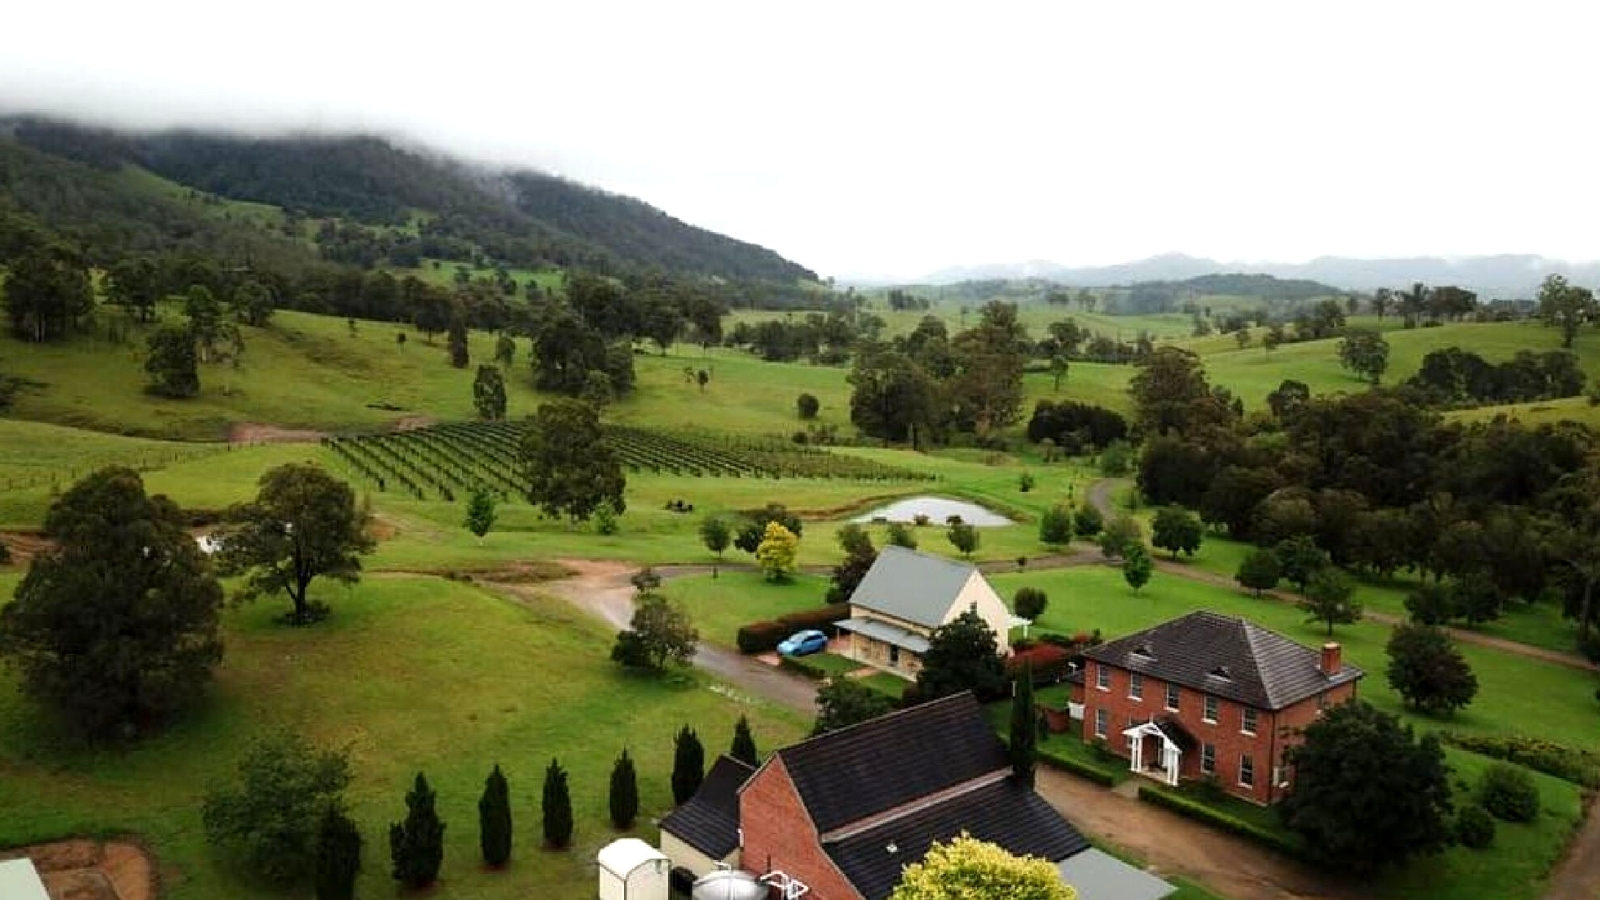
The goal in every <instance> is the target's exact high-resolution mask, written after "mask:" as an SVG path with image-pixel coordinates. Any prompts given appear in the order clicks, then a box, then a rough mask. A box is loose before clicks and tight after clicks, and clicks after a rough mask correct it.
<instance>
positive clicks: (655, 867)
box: [595, 838, 672, 900]
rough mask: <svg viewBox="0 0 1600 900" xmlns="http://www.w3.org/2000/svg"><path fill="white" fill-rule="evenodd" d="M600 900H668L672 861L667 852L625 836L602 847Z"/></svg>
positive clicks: (598, 856) (597, 860)
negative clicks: (669, 871)
mask: <svg viewBox="0 0 1600 900" xmlns="http://www.w3.org/2000/svg"><path fill="white" fill-rule="evenodd" d="M595 862H597V863H599V864H600V900H667V877H668V870H669V869H670V868H671V867H672V864H671V863H670V862H669V861H668V860H667V856H666V854H665V853H662V852H661V851H660V850H657V849H656V848H654V847H652V846H650V845H649V844H646V843H645V842H644V841H641V840H639V839H638V838H622V839H620V840H615V841H612V842H611V843H609V844H607V845H605V846H604V847H601V848H600V852H599V854H597V855H596V856H595Z"/></svg>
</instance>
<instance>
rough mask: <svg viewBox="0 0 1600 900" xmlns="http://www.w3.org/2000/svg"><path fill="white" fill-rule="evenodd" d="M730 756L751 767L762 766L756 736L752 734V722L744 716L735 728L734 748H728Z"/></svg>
mask: <svg viewBox="0 0 1600 900" xmlns="http://www.w3.org/2000/svg"><path fill="white" fill-rule="evenodd" d="M728 755H729V756H731V757H733V758H734V759H737V760H739V761H740V762H742V763H747V764H749V765H751V766H758V765H760V764H761V757H760V755H759V754H757V753H756V739H755V736H754V735H752V734H751V733H750V720H749V719H747V718H745V717H744V716H740V717H739V722H738V724H736V725H734V726H733V746H732V747H729V748H728Z"/></svg>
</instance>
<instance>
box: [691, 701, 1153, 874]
mask: <svg viewBox="0 0 1600 900" xmlns="http://www.w3.org/2000/svg"><path fill="white" fill-rule="evenodd" d="M718 767H719V768H720V769H721V770H722V771H723V772H724V773H726V774H729V775H731V774H732V773H733V771H734V770H733V769H732V768H731V767H724V766H723V763H722V762H721V761H719V763H718ZM714 771H715V770H714ZM1010 774H1011V768H1010V761H1009V759H1008V758H1007V756H1006V751H1005V746H1004V745H1003V744H1002V743H1001V742H1000V740H999V738H998V737H997V736H996V735H995V733H994V729H993V728H991V727H990V726H989V724H988V722H987V721H986V720H985V719H984V717H983V714H982V711H981V709H980V708H979V707H978V704H977V702H976V701H975V700H973V699H972V695H970V694H959V695H956V696H954V697H947V698H944V699H942V700H936V701H933V702H931V703H925V704H922V705H920V706H916V707H912V708H911V709H907V710H901V711H899V712H894V713H890V714H889V715H886V716H881V717H879V718H877V719H873V720H871V721H869V722H864V723H862V724H860V725H855V726H852V727H850V728H844V729H840V730H839V731H834V732H830V733H828V734H824V735H821V736H818V737H814V738H811V739H810V740H807V741H803V742H801V743H799V744H795V745H793V746H790V747H785V748H783V749H781V750H778V751H776V752H775V753H773V754H772V756H771V757H769V758H768V759H767V760H766V762H765V763H763V764H762V766H761V767H760V768H758V769H757V770H756V771H755V773H754V774H753V775H751V776H750V777H749V778H748V779H747V780H746V781H744V783H743V784H742V785H741V786H739V787H738V789H737V790H736V791H735V792H732V793H731V794H730V792H729V790H728V787H727V781H728V778H720V779H717V783H716V784H713V779H709V778H708V779H707V782H706V784H705V785H703V786H702V788H701V791H700V793H698V794H696V796H695V798H694V799H693V800H691V801H690V802H689V803H687V804H685V805H684V807H680V810H682V809H685V808H688V807H690V806H691V805H695V804H699V803H700V801H702V799H704V800H705V803H704V804H703V806H702V811H703V810H704V809H713V808H714V809H724V810H725V809H727V808H728V804H729V802H730V801H732V802H733V803H734V804H736V807H737V810H738V815H737V819H735V818H733V817H730V816H727V815H717V816H714V817H710V818H706V817H703V816H701V815H700V813H699V812H696V813H694V814H692V815H690V816H687V817H684V816H680V815H679V813H678V812H674V813H673V814H672V815H669V816H668V817H667V818H666V819H664V820H663V821H662V823H661V831H662V849H663V852H666V854H667V855H668V856H669V857H672V860H673V865H674V866H681V865H683V863H681V862H680V861H679V859H678V858H677V857H673V855H672V852H671V851H669V850H667V848H668V846H669V845H675V844H676V843H679V842H685V841H686V842H688V843H691V844H698V845H700V846H702V848H703V851H704V856H705V857H711V858H713V859H715V858H717V857H716V854H718V853H720V852H722V851H724V850H729V853H728V856H727V857H724V859H726V861H727V862H728V864H730V865H736V866H738V867H739V868H742V869H744V870H746V871H748V872H751V873H754V874H756V875H758V876H761V877H762V878H763V880H765V881H767V882H768V883H770V884H773V885H776V886H779V887H781V886H783V885H790V886H791V889H798V886H802V885H803V886H804V888H805V892H804V894H803V896H804V897H805V900H884V898H886V897H888V896H889V894H890V893H891V892H892V891H893V890H894V887H895V884H896V883H897V882H898V881H899V880H900V873H901V870H902V869H903V868H904V867H905V866H907V865H910V864H911V863H915V862H917V861H919V860H921V859H922V857H923V856H924V855H925V854H926V853H927V852H928V849H929V847H931V846H932V845H933V844H934V843H936V842H942V841H948V840H950V839H951V838H954V837H957V836H959V835H960V834H961V833H963V832H965V833H967V834H970V835H971V836H972V837H974V838H977V839H979V840H982V841H988V842H991V843H994V844H998V845H999V846H1001V847H1004V848H1005V849H1006V850H1008V851H1010V852H1011V853H1015V854H1019V855H1029V856H1035V857H1041V858H1043V859H1047V860H1049V861H1051V862H1053V863H1055V864H1056V867H1057V870H1058V871H1059V872H1060V874H1061V878H1062V879H1063V880H1064V881H1066V882H1067V883H1068V884H1071V885H1073V886H1074V887H1075V888H1077V890H1078V896H1079V897H1080V898H1081V900H1158V898H1161V897H1165V896H1166V895H1167V894H1169V893H1171V892H1172V890H1173V888H1172V887H1171V886H1170V885H1168V884H1167V883H1166V882H1164V881H1162V880H1161V879H1159V878H1156V877H1155V876H1153V875H1150V874H1148V873H1146V872H1144V871H1142V870H1140V869H1137V868H1134V867H1132V866H1129V865H1127V864H1125V863H1123V862H1121V861H1119V860H1117V859H1116V858H1114V857H1111V856H1108V855H1106V854H1104V853H1102V852H1100V851H1099V850H1096V849H1094V848H1092V847H1090V846H1089V843H1088V841H1086V840H1085V839H1084V837H1083V836H1082V835H1081V834H1079V833H1078V831H1077V829H1075V828H1073V827H1072V825H1071V824H1070V823H1069V822H1067V820H1066V819H1064V818H1062V816H1061V814H1060V813H1058V812H1056V810H1055V809H1054V808H1053V807H1051V806H1050V805H1049V804H1048V803H1046V802H1045V801H1044V800H1043V799H1042V798H1041V797H1039V795H1038V794H1036V793H1034V791H1033V790H1032V789H1031V788H1028V787H1023V786H1021V785H1019V784H1017V783H1016V782H1015V781H1014V780H1012V778H1011V777H1010ZM713 793H714V794H715V795H716V796H715V797H712V796H709V794H713ZM687 832H694V833H687ZM729 848H733V849H731V850H730V849H729ZM702 858H703V857H702Z"/></svg>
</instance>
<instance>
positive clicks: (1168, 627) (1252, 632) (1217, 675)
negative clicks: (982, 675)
mask: <svg viewBox="0 0 1600 900" xmlns="http://www.w3.org/2000/svg"><path fill="white" fill-rule="evenodd" d="M1083 655H1084V656H1085V657H1087V658H1089V659H1092V660H1094V661H1096V662H1102V663H1106V664H1108V665H1112V666H1116V667H1118V668H1122V669H1127V670H1129V671H1131V672H1138V673H1140V674H1142V675H1146V676H1148V677H1151V678H1158V679H1160V680H1162V681H1168V682H1172V683H1174V684H1178V685H1181V686H1183V687H1187V688H1193V689H1194V690H1197V691H1202V692H1204V693H1207V694H1214V695H1216V696H1218V697H1225V698H1227V699H1229V700H1235V701H1237V702H1239V703H1243V704H1245V705H1247V706H1253V707H1255V708H1256V709H1264V710H1278V709H1283V708H1284V707H1287V706H1291V705H1293V704H1295V703H1298V702H1299V701H1301V700H1304V699H1306V698H1307V697H1312V696H1315V695H1317V694H1320V693H1322V692H1323V691H1325V690H1327V689H1329V688H1331V687H1335V686H1337V685H1341V684H1347V683H1349V682H1352V681H1356V680H1357V679H1359V678H1361V677H1362V675H1363V674H1365V673H1363V672H1362V671H1361V670H1360V669H1358V668H1356V667H1355V666H1352V665H1350V664H1349V663H1345V664H1343V665H1342V666H1341V667H1340V669H1339V671H1338V672H1337V673H1335V674H1334V675H1333V676H1332V677H1329V676H1327V675H1324V674H1323V672H1322V668H1321V663H1322V653H1321V651H1320V650H1317V649H1313V648H1311V647H1307V646H1304V645H1302V644H1299V643H1297V642H1295V641H1292V640H1290V639H1289V638H1286V637H1284V636H1283V635H1281V634H1278V633H1277V632H1275V631H1268V630H1267V629H1265V628H1262V627H1261V626H1259V625H1256V624H1254V623H1253V622H1250V621H1248V620H1246V619H1242V618H1239V617H1237V616H1224V615H1220V614H1218V613H1214V612H1210V611H1208V610H1201V611H1198V612H1192V613H1189V614H1188V615H1186V616H1182V617H1181V618H1177V619H1173V620H1171V621H1170V622H1163V623H1161V624H1160V625H1157V626H1155V627H1154V628H1147V629H1145V630H1144V631H1139V632H1135V633H1133V634H1130V635H1128V636H1127V637H1124V638H1119V639H1117V640H1115V641H1110V642H1108V643H1105V644H1101V645H1100V646H1098V647H1091V648H1089V649H1088V650H1086V651H1084V654H1083ZM1092 682H1093V679H1086V683H1092Z"/></svg>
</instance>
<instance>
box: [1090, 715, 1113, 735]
mask: <svg viewBox="0 0 1600 900" xmlns="http://www.w3.org/2000/svg"><path fill="white" fill-rule="evenodd" d="M1110 727H1111V713H1109V712H1107V711H1106V709H1105V707H1101V708H1100V709H1097V710H1095V711H1094V736H1095V737H1098V738H1103V737H1105V736H1106V729H1107V728H1110Z"/></svg>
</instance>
